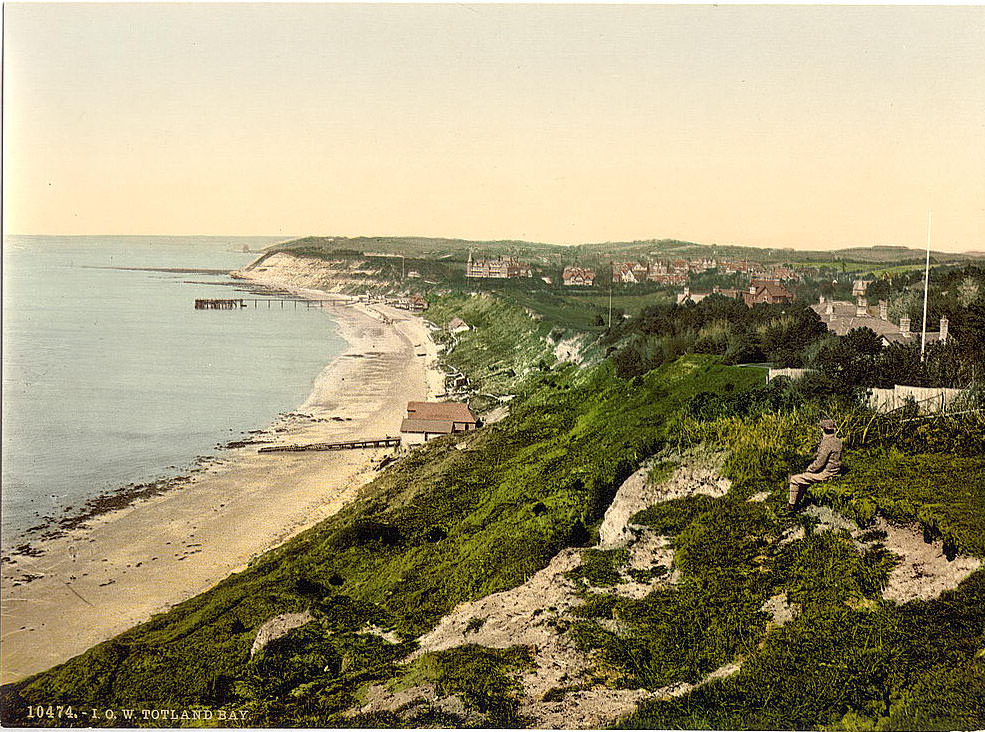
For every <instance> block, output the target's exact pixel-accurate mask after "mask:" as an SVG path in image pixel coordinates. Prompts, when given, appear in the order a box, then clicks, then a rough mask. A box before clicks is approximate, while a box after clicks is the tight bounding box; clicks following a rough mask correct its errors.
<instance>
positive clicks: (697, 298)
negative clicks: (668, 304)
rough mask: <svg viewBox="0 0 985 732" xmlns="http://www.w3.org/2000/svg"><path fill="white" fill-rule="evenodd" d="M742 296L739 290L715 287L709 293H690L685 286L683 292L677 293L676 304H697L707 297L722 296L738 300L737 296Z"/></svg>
mask: <svg viewBox="0 0 985 732" xmlns="http://www.w3.org/2000/svg"><path fill="white" fill-rule="evenodd" d="M741 294H742V291H741V290H735V289H732V288H727V287H718V286H717V285H716V286H715V287H714V288H713V289H712V291H711V292H692V291H691V288H690V287H687V286H685V287H684V291H683V292H679V293H677V304H678V305H681V304H682V303H685V302H687V301H688V300H690V301H691V302H693V303H695V304H697V303H699V302H701V301H702V300H704V299H705V298H706V297H708V296H709V295H724V296H725V297H731V298H736V299H738V297H739V295H741Z"/></svg>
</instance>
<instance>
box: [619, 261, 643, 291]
mask: <svg viewBox="0 0 985 732" xmlns="http://www.w3.org/2000/svg"><path fill="white" fill-rule="evenodd" d="M649 270H650V268H649V267H648V266H647V265H645V264H643V263H642V262H613V263H612V281H613V282H622V283H623V284H628V285H637V284H639V283H640V282H646V278H647V275H648V274H649Z"/></svg>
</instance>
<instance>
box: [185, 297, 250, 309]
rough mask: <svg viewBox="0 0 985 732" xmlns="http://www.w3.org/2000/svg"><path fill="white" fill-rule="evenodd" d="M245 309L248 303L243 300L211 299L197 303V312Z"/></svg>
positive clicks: (197, 301)
mask: <svg viewBox="0 0 985 732" xmlns="http://www.w3.org/2000/svg"><path fill="white" fill-rule="evenodd" d="M245 307H246V303H245V302H244V301H243V300H222V299H218V298H209V299H205V300H196V301H195V309H196V310H234V309H235V308H245Z"/></svg>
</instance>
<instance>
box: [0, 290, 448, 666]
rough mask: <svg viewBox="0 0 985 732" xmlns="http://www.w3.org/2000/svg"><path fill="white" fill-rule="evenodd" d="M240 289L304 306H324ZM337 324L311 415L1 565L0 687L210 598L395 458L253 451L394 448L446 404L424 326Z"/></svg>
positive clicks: (393, 316) (307, 404)
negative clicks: (411, 414)
mask: <svg viewBox="0 0 985 732" xmlns="http://www.w3.org/2000/svg"><path fill="white" fill-rule="evenodd" d="M241 282H242V283H243V284H246V283H247V282H249V284H250V285H259V286H264V287H267V288H271V289H276V290H279V291H281V292H284V291H286V292H289V293H290V294H292V295H296V296H299V297H303V298H311V297H320V296H324V295H325V294H326V293H324V292H321V291H312V290H300V289H299V288H291V287H284V286H282V285H281V284H280V283H277V282H271V281H262V280H260V281H258V280H257V279H254V278H250V279H249V280H241ZM332 315H333V316H334V318H335V320H336V323H337V325H338V334H339V336H340V337H342V338H343V340H344V341H345V342H346V343H347V344H348V346H347V347H346V348H345V349H344V350H343V351H342V352H341V353H340V354H338V355H337V356H336V357H335V358H334V359H333V360H332V361H330V362H329V363H328V364H327V365H326V366H325V367H324V368H323V369H322V370H321V372H320V373H319V374H318V375H317V376H316V377H315V380H314V382H313V385H312V389H311V392H310V393H309V395H308V397H307V399H305V401H304V402H303V403H302V404H300V405H298V406H296V407H295V409H293V410H292V411H290V412H287V413H284V414H282V415H280V416H279V417H278V418H277V419H276V420H275V421H274V422H273V423H272V424H270V425H269V426H267V427H266V428H264V429H262V430H254V431H251V432H250V433H248V435H249V438H248V439H244V440H237V441H233V442H231V443H229V444H227V445H226V446H225V447H224V448H223V449H222V450H220V451H219V452H218V453H217V454H216V455H215V456H210V457H208V458H199V460H198V461H196V463H195V465H196V466H198V467H195V468H192V469H190V471H188V472H185V473H184V474H182V475H179V476H177V477H174V478H164V479H161V480H159V481H153V482H151V483H147V484H142V485H139V486H133V487H132V488H131V491H136V493H132V492H131V495H130V496H129V497H128V496H127V490H126V488H127V487H124V488H122V489H117V491H115V492H110V493H108V494H104V495H103V496H101V497H97V499H94V501H91V502H90V503H93V502H95V503H96V504H99V502H100V500H101V499H107V500H108V503H107V504H106V506H105V510H102V511H94V512H92V513H90V514H89V515H88V516H87V517H84V518H78V517H79V516H80V514H73V515H72V516H75V517H76V518H77V519H78V520H77V521H76V523H75V524H73V525H72V526H70V527H62V528H59V526H58V523H59V521H60V520H62V519H58V520H56V521H55V522H54V523H53V524H52V525H51V527H50V528H51V529H54V530H55V531H57V532H59V534H58V535H55V536H50V537H48V538H40V539H34V540H32V541H29V542H28V543H27V544H26V545H25V546H22V547H18V549H21V548H27V549H28V551H26V552H23V553H18V554H9V555H5V557H4V562H3V565H2V578H3V588H4V592H3V595H4V596H3V634H2V639H0V656H2V663H0V683H4V684H5V683H10V682H14V681H18V680H20V679H23V678H25V677H27V676H29V675H31V674H33V673H36V672H38V671H42V670H45V669H47V668H50V667H51V666H54V665H57V664H58V663H61V662H63V661H66V660H68V659H69V658H71V657H73V656H75V655H77V654H78V653H81V652H83V651H85V650H87V649H88V648H90V647H92V646H93V645H96V644H97V643H99V642H101V641H103V640H107V639H109V638H111V637H113V636H115V635H117V634H119V633H121V632H123V631H125V630H127V629H129V628H130V627H132V626H134V625H136V624H139V623H141V622H143V621H145V620H148V619H149V618H150V617H151V616H152V615H154V614H156V613H159V612H163V611H165V610H167V609H168V608H170V607H172V606H174V605H176V604H178V603H180V602H182V601H184V600H186V599H188V598H190V597H193V596H194V595H196V594H199V593H200V592H203V591H205V590H207V589H209V588H210V587H212V586H214V585H215V584H217V583H218V582H220V581H222V580H223V579H225V578H226V577H227V576H228V575H229V574H232V573H233V572H236V571H239V570H241V569H243V568H244V567H245V566H247V565H248V563H249V562H250V561H251V560H252V559H253V558H254V557H256V556H258V555H259V554H262V553H264V552H266V551H268V550H270V549H272V548H274V547H276V546H278V545H280V544H282V543H284V542H285V541H287V540H289V539H290V538H292V537H293V536H295V535H297V534H298V533H300V532H301V531H303V530H305V529H307V528H309V527H311V526H313V525H315V524H317V523H318V522H319V521H321V520H323V519H325V518H327V517H328V516H331V515H332V514H334V513H336V512H337V511H338V510H340V509H341V508H342V507H343V506H345V505H346V504H347V503H348V502H349V501H351V500H352V499H353V498H355V497H356V495H357V494H358V492H359V490H360V489H361V488H362V487H363V486H364V485H365V484H366V483H367V482H369V481H370V480H371V479H372V478H373V477H374V474H375V471H376V467H377V465H378V463H379V462H380V461H381V460H382V459H383V458H384V457H386V456H388V455H389V454H391V453H392V449H374V450H358V451H356V450H353V451H344V452H331V453H317V452H316V453H310V452H308V453H277V454H272V455H271V454H260V453H258V452H257V444H263V445H274V444H292V443H296V442H323V441H331V440H333V439H350V438H364V437H365V438H369V437H383V436H386V435H388V434H389V435H398V434H399V427H400V419H401V418H402V416H403V414H404V410H405V408H406V403H407V401H412V400H418V399H428V398H432V397H433V396H434V395H435V394H436V393H440V392H441V391H443V380H444V376H443V374H442V372H441V371H440V370H438V369H437V349H436V347H435V344H434V342H433V341H432V340H431V338H430V335H429V333H428V330H427V327H426V325H425V323H424V321H423V319H422V318H419V317H416V316H412V315H411V314H409V313H406V312H404V311H400V310H395V309H393V308H389V307H387V306H383V305H372V306H365V305H360V304H354V305H347V306H342V307H338V308H335V309H333V310H332ZM124 501H125V502H126V504H125V505H122V506H121V505H116V503H117V502H124ZM87 505H88V504H87ZM80 511H81V513H85V506H83V508H82V509H80ZM72 516H69V517H65V519H67V520H72ZM25 579H28V581H25Z"/></svg>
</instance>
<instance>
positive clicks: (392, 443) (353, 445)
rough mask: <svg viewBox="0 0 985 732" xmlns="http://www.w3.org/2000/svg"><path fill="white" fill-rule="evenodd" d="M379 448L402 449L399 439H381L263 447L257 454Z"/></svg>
mask: <svg viewBox="0 0 985 732" xmlns="http://www.w3.org/2000/svg"><path fill="white" fill-rule="evenodd" d="M378 447H400V438H399V437H380V438H375V439H370V440H346V441H344V442H313V443H311V444H308V445H278V446H276V447H261V448H260V449H259V450H257V452H308V451H312V450H319V451H325V450H366V449H370V448H378Z"/></svg>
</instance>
